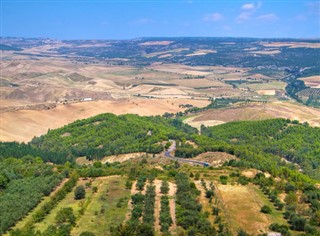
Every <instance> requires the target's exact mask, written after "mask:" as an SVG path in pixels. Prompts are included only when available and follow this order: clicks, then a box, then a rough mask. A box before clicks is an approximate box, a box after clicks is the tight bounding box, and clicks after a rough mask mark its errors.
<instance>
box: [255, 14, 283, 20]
mask: <svg viewBox="0 0 320 236" xmlns="http://www.w3.org/2000/svg"><path fill="white" fill-rule="evenodd" d="M257 19H259V20H264V21H275V20H278V19H279V17H278V16H277V15H276V14H274V13H269V14H265V15H260V16H258V17H257Z"/></svg>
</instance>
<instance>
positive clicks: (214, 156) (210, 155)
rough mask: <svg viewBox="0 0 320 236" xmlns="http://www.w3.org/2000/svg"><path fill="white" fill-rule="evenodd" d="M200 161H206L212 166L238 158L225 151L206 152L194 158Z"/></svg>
mask: <svg viewBox="0 0 320 236" xmlns="http://www.w3.org/2000/svg"><path fill="white" fill-rule="evenodd" d="M192 159H194V160H198V161H204V162H208V163H210V164H211V165H212V166H216V167H218V166H222V165H223V163H224V162H226V161H229V160H233V159H237V158H236V157H235V156H233V155H230V154H228V153H225V152H205V153H201V154H200V155H198V156H196V157H194V158H192Z"/></svg>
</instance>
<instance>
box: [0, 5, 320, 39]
mask: <svg viewBox="0 0 320 236" xmlns="http://www.w3.org/2000/svg"><path fill="white" fill-rule="evenodd" d="M0 1H1V29H2V32H1V35H2V36H18V37H49V38H55V39H130V38H135V37H144V36H157V37H161V36H168V37H171V36H172V37H173V36H212V37H224V36H232V37H269V38H270V37H290V38H319V37H320V1H318V0H317V1H303V0H296V1H294V0H279V1H274V0H268V1H267V0H265V1H237V0H233V1H222V0H211V1H210V0H207V1H200V0H198V1H197V0H176V1H169V0H156V1H155V0H149V1H148V0H144V1H139V0H137V1H133V0H126V1H124V0H119V1H116V0H99V1H95V0H92V1H89V0H78V1H74V0H65V1H62V0H61V1H59V0H56V1H54V0H49V1H41V0H34V1H23V0H0Z"/></svg>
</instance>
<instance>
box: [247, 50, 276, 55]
mask: <svg viewBox="0 0 320 236" xmlns="http://www.w3.org/2000/svg"><path fill="white" fill-rule="evenodd" d="M249 53H254V54H260V55H274V54H278V53H281V51H280V50H266V51H251V52H249Z"/></svg>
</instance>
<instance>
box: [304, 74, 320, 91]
mask: <svg viewBox="0 0 320 236" xmlns="http://www.w3.org/2000/svg"><path fill="white" fill-rule="evenodd" d="M300 80H303V81H304V83H305V84H306V85H307V86H310V87H311V88H320V75H316V76H310V77H304V78H300Z"/></svg>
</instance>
